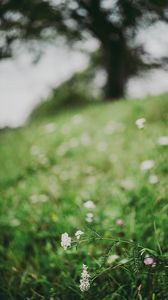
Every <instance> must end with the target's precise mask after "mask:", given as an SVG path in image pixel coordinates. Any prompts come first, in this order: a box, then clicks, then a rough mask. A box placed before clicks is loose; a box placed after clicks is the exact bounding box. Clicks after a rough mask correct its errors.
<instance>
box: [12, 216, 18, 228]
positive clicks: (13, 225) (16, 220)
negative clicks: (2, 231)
mask: <svg viewBox="0 0 168 300" xmlns="http://www.w3.org/2000/svg"><path fill="white" fill-rule="evenodd" d="M10 225H11V226H12V227H18V226H19V225H20V221H19V220H18V219H16V218H13V219H12V220H11V222H10Z"/></svg>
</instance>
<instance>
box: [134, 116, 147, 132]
mask: <svg viewBox="0 0 168 300" xmlns="http://www.w3.org/2000/svg"><path fill="white" fill-rule="evenodd" d="M145 122H146V119H145V118H140V119H138V120H136V122H135V124H136V126H137V127H138V128H139V129H142V128H144V126H145Z"/></svg>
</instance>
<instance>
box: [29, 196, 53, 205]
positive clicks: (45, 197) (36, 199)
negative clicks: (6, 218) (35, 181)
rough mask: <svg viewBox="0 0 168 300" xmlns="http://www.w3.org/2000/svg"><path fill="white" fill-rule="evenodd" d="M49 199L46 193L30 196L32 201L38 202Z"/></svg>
mask: <svg viewBox="0 0 168 300" xmlns="http://www.w3.org/2000/svg"><path fill="white" fill-rule="evenodd" d="M48 200H49V198H48V196H47V195H45V194H40V195H38V194H37V195H32V196H31V197H30V201H31V202H32V203H38V202H43V203H44V202H47V201H48Z"/></svg>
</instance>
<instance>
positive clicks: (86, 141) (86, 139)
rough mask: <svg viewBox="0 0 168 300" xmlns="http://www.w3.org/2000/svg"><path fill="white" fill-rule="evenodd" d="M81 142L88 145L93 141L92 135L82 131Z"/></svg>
mask: <svg viewBox="0 0 168 300" xmlns="http://www.w3.org/2000/svg"><path fill="white" fill-rule="evenodd" d="M80 140H81V143H82V145H84V146H88V145H89V144H90V143H91V140H90V136H89V135H88V134H87V133H85V132H84V133H82V135H81V137H80Z"/></svg>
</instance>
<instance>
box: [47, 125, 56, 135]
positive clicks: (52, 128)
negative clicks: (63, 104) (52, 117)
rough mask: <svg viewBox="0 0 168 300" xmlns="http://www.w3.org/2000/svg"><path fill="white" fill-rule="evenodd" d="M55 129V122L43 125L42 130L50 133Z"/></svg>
mask: <svg viewBox="0 0 168 300" xmlns="http://www.w3.org/2000/svg"><path fill="white" fill-rule="evenodd" d="M55 129H56V124H54V123H48V124H46V125H45V126H44V132H45V133H52V132H54V131H55Z"/></svg>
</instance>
